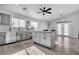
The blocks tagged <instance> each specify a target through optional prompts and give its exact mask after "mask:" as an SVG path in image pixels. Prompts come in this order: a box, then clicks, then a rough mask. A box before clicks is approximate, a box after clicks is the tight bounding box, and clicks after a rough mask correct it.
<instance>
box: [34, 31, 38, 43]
mask: <svg viewBox="0 0 79 59" xmlns="http://www.w3.org/2000/svg"><path fill="white" fill-rule="evenodd" d="M33 39H34V42H37V43H39V33H36V32H34V34H33Z"/></svg>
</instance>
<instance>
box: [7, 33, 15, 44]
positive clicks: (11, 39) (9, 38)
mask: <svg viewBox="0 0 79 59" xmlns="http://www.w3.org/2000/svg"><path fill="white" fill-rule="evenodd" d="M11 42H16V32H7V33H6V43H11Z"/></svg>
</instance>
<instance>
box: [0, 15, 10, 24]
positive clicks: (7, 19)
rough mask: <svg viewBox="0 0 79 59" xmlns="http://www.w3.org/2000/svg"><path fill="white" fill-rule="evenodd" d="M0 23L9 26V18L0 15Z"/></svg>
mask: <svg viewBox="0 0 79 59" xmlns="http://www.w3.org/2000/svg"><path fill="white" fill-rule="evenodd" d="M1 23H2V24H4V25H10V16H9V15H6V14H2V15H1Z"/></svg>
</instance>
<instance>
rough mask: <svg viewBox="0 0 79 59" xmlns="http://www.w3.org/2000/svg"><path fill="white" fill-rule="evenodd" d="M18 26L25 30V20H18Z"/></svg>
mask: <svg viewBox="0 0 79 59" xmlns="http://www.w3.org/2000/svg"><path fill="white" fill-rule="evenodd" d="M19 26H20V27H23V28H25V20H19Z"/></svg>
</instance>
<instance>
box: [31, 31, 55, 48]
mask: <svg viewBox="0 0 79 59" xmlns="http://www.w3.org/2000/svg"><path fill="white" fill-rule="evenodd" d="M32 34H33V41H34V42H36V43H39V44H41V45H43V46H46V47H49V48H53V47H54V45H55V33H53V32H33V33H32ZM52 34H53V38H52ZM52 43H53V45H52Z"/></svg>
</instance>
